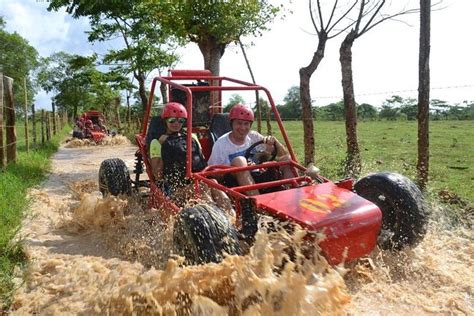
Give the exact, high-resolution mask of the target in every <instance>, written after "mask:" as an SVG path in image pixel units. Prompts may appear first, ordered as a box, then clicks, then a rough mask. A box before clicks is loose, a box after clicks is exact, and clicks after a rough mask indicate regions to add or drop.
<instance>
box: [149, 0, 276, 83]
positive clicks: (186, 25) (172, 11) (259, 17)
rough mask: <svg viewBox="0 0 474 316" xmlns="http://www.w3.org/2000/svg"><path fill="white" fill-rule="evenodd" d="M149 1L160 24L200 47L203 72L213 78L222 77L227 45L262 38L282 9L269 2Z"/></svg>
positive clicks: (265, 0) (252, 0)
mask: <svg viewBox="0 0 474 316" xmlns="http://www.w3.org/2000/svg"><path fill="white" fill-rule="evenodd" d="M148 1H149V3H150V6H151V7H152V8H153V10H154V12H155V15H156V19H157V20H158V22H157V23H159V24H160V25H161V26H162V27H164V28H166V29H167V30H169V31H170V32H172V33H173V34H175V35H176V36H178V37H179V38H182V39H185V40H186V41H191V42H193V43H196V44H197V45H198V46H199V49H200V50H201V53H202V56H203V58H204V68H205V69H208V70H210V71H211V72H212V73H213V74H214V75H219V73H220V60H221V57H222V56H223V55H224V52H225V49H226V47H227V45H228V44H230V43H232V42H236V41H238V40H239V39H240V38H242V37H244V36H248V35H253V36H256V35H261V33H262V31H265V30H267V24H268V23H269V22H271V21H272V20H273V19H274V17H275V16H276V14H277V13H278V11H279V9H280V8H279V7H277V6H274V5H271V4H270V3H269V1H267V0H247V1H241V0H228V1H201V0H188V1H162V0H148Z"/></svg>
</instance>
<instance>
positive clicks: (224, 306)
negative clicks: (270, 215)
mask: <svg viewBox="0 0 474 316" xmlns="http://www.w3.org/2000/svg"><path fill="white" fill-rule="evenodd" d="M135 150H136V149H135V148H134V147H133V146H131V145H117V146H94V147H87V146H86V147H77V148H64V147H62V148H61V149H60V150H59V151H58V153H57V154H56V155H55V156H54V157H53V165H52V173H51V174H50V176H49V178H48V180H47V181H45V183H44V184H43V185H42V186H41V187H40V188H38V189H34V190H32V191H31V192H30V196H31V198H32V200H33V201H34V202H33V203H32V206H31V210H30V214H29V216H28V218H27V219H26V220H25V223H24V227H23V230H22V232H21V234H22V236H24V239H25V242H26V246H27V247H26V248H27V253H28V256H29V258H30V267H29V270H28V272H27V275H26V282H25V283H24V284H23V285H22V286H21V288H20V289H19V290H18V291H17V293H16V295H15V299H14V304H13V308H14V310H13V314H32V313H38V314H52V315H54V314H84V315H85V314H87V315H90V314H107V313H109V314H112V313H113V314H132V313H136V314H157V315H160V314H162V315H173V314H193V315H210V314H214V315H226V314H234V315H269V314H274V315H316V314H328V315H333V314H343V315H344V314H349V315H400V314H402V315H420V314H422V315H425V314H426V315H473V314H474V297H473V285H474V276H473V275H474V272H473V269H472V266H473V263H474V246H473V243H472V240H473V233H472V230H470V229H468V228H462V227H458V228H450V229H447V228H446V226H445V225H444V223H443V219H442V216H438V215H436V212H442V211H441V210H435V211H434V213H435V214H434V218H435V220H434V221H433V222H432V224H431V227H430V230H429V233H428V235H427V236H426V238H425V240H424V241H423V242H422V244H421V245H419V246H418V247H417V248H416V249H413V250H407V251H405V252H402V253H400V254H397V255H393V254H390V253H388V252H380V251H375V252H374V254H373V255H372V256H371V257H370V258H364V259H361V260H360V261H359V262H357V263H353V264H350V265H349V266H348V267H347V268H348V269H346V270H345V269H342V268H340V267H339V268H331V267H329V266H327V265H326V264H325V263H324V262H316V263H312V262H304V263H303V264H302V265H301V266H299V267H298V268H297V269H296V268H294V267H291V266H289V267H287V268H286V269H283V271H279V272H278V273H276V272H275V271H274V269H272V268H273V266H274V264H275V262H278V260H280V259H281V251H279V248H278V245H279V244H280V241H279V240H278V238H275V237H274V236H269V235H266V234H263V235H261V236H260V237H259V240H258V241H257V244H256V246H255V247H254V248H253V250H252V251H251V253H250V254H249V255H248V256H245V257H229V258H227V259H226V260H224V262H223V263H221V264H219V265H216V264H209V265H205V266H198V267H184V268H183V267H181V266H180V265H179V259H178V260H169V261H168V259H169V258H170V257H169V254H170V251H171V250H170V249H168V247H169V245H168V243H169V242H170V238H169V234H168V232H167V230H166V227H162V226H160V223H158V222H157V218H156V216H154V215H153V214H149V213H145V212H141V211H140V214H133V212H132V214H131V215H130V205H131V203H130V202H129V203H128V206H127V205H125V204H126V202H123V201H120V200H116V199H112V200H108V201H105V200H102V198H100V195H99V193H98V189H97V172H98V169H99V166H100V163H101V161H102V160H104V159H107V158H113V157H119V158H122V159H123V160H124V161H125V162H126V164H127V165H128V166H129V168H130V169H131V168H132V166H133V159H134V153H135ZM111 209H113V214H114V215H113V218H110V214H112V212H111V211H110V210H111ZM104 210H105V211H104ZM99 211H100V212H102V211H104V212H103V213H101V214H107V215H109V217H107V218H106V217H99V216H97V215H95V214H98V213H97V212H99ZM77 215H81V216H77ZM144 223H145V224H144ZM285 238H286V239H290V240H292V241H294V242H295V243H297V242H298V240H299V239H298V237H295V236H285ZM285 238H284V239H285ZM268 244H271V245H272V247H268ZM343 275H344V276H343Z"/></svg>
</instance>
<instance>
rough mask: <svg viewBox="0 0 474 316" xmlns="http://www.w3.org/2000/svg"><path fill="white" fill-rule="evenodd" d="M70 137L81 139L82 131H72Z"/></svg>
mask: <svg viewBox="0 0 474 316" xmlns="http://www.w3.org/2000/svg"><path fill="white" fill-rule="evenodd" d="M72 137H73V138H78V139H83V138H84V135H82V132H80V131H72Z"/></svg>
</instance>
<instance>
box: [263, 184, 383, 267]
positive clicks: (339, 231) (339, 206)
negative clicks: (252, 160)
mask: <svg viewBox="0 0 474 316" xmlns="http://www.w3.org/2000/svg"><path fill="white" fill-rule="evenodd" d="M255 199H256V201H257V207H258V209H260V210H262V211H264V212H266V213H270V214H271V215H274V216H277V217H279V218H281V219H284V220H290V221H292V222H296V223H298V224H300V225H301V226H302V227H304V228H306V229H307V230H308V231H310V232H322V233H324V234H325V236H326V238H325V239H324V240H322V241H320V243H319V245H320V247H321V249H322V251H323V252H324V254H325V257H326V258H327V259H328V260H329V262H330V263H331V264H337V263H340V262H343V261H350V260H353V259H356V258H359V257H361V256H363V255H367V254H369V253H370V252H371V251H372V250H373V248H374V247H375V245H376V243H377V236H378V234H379V231H380V227H381V222H382V213H381V211H380V209H379V208H378V207H377V206H376V205H375V204H373V203H371V202H369V201H367V200H365V199H363V198H361V197H359V196H358V195H356V194H355V193H353V192H352V191H349V190H346V189H343V188H340V187H338V186H336V185H335V184H334V183H332V182H326V183H323V184H318V185H313V186H306V187H301V188H294V189H288V190H284V191H278V192H274V193H267V194H261V195H258V196H256V197H255Z"/></svg>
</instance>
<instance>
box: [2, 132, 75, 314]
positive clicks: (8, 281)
mask: <svg viewBox="0 0 474 316" xmlns="http://www.w3.org/2000/svg"><path fill="white" fill-rule="evenodd" d="M69 131H70V128H69V127H66V128H65V129H64V130H63V131H62V132H60V133H58V134H57V135H56V136H55V137H53V139H52V141H51V142H50V143H47V144H45V145H44V146H36V147H35V146H31V148H30V152H29V153H28V154H27V153H26V152H25V146H24V144H22V142H21V141H19V144H20V145H19V146H18V162H17V163H16V164H10V165H9V166H8V167H7V168H6V170H4V171H3V172H2V171H0V311H1V308H2V306H3V307H5V306H7V305H8V304H9V299H10V297H11V293H12V290H13V287H14V284H13V274H14V272H15V269H17V268H21V267H23V266H24V265H25V264H26V261H25V256H24V253H23V248H22V244H21V241H18V240H16V239H15V235H16V233H17V232H18V230H19V229H20V225H21V220H22V218H23V213H24V211H25V210H26V208H27V206H28V203H29V201H28V198H27V196H26V194H27V190H28V189H29V188H31V187H34V186H36V185H38V184H40V183H41V181H42V180H44V178H45V176H46V174H47V172H48V170H49V167H50V160H49V158H50V157H51V155H52V154H54V153H55V152H56V151H57V149H58V144H59V142H60V140H61V139H63V138H64V137H65V135H66V134H67V133H68V132H69ZM17 132H18V140H21V139H23V135H22V131H21V129H20V128H18V129H17ZM0 313H1V312H0Z"/></svg>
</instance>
